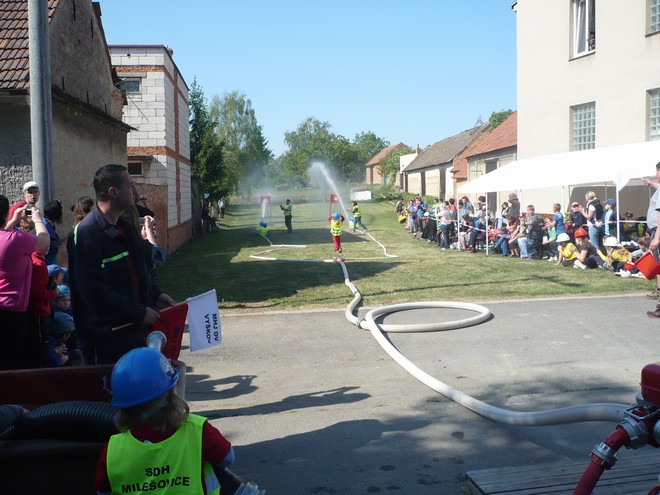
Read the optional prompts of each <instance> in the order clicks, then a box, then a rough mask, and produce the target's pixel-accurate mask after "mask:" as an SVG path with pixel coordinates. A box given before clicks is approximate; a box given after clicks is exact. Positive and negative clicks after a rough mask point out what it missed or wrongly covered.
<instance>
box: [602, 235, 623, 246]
mask: <svg viewBox="0 0 660 495" xmlns="http://www.w3.org/2000/svg"><path fill="white" fill-rule="evenodd" d="M603 246H605V247H619V246H620V244H619V241H618V240H617V239H616V237H606V238H605V239H603Z"/></svg>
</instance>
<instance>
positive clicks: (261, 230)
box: [258, 225, 268, 237]
mask: <svg viewBox="0 0 660 495" xmlns="http://www.w3.org/2000/svg"><path fill="white" fill-rule="evenodd" d="M258 229H259V234H260V235H263V236H264V237H265V236H266V235H267V234H268V227H262V226H261V225H259V227H258Z"/></svg>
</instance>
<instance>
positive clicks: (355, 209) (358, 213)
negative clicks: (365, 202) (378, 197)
mask: <svg viewBox="0 0 660 495" xmlns="http://www.w3.org/2000/svg"><path fill="white" fill-rule="evenodd" d="M351 213H353V216H354V217H355V218H360V217H362V210H361V209H360V205H355V206H354V207H353V209H352V210H351Z"/></svg>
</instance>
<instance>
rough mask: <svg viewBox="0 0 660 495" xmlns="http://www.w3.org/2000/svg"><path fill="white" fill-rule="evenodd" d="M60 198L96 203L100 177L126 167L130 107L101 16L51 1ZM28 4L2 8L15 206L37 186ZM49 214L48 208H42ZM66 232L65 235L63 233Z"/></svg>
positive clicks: (4, 167)
mask: <svg viewBox="0 0 660 495" xmlns="http://www.w3.org/2000/svg"><path fill="white" fill-rule="evenodd" d="M48 7H49V9H48V14H49V38H50V55H51V56H50V65H51V84H52V86H51V87H52V111H53V177H52V180H53V182H54V188H53V191H54V194H55V197H57V198H59V199H61V201H62V203H63V204H64V206H65V208H64V210H65V218H64V225H65V226H67V227H66V228H68V226H70V225H71V216H70V211H69V206H70V205H72V204H74V203H75V201H76V200H77V199H78V198H79V197H80V196H83V195H91V196H93V195H94V191H93V188H92V179H93V176H94V172H95V171H96V170H97V169H98V167H100V166H101V165H105V164H107V163H126V134H127V132H128V131H129V130H130V127H129V126H128V125H126V124H125V123H123V122H122V120H121V117H122V108H123V100H122V96H121V92H120V91H119V89H118V88H117V87H115V85H114V83H115V82H116V81H114V80H113V76H112V67H111V65H110V57H109V55H108V47H107V44H106V41H105V35H104V32H103V26H102V24H101V9H100V7H99V5H98V4H97V3H93V2H91V1H89V0H75V1H74V0H49V2H48ZM28 43H29V38H28V20H27V1H25V0H23V1H2V2H0V46H1V47H2V49H1V50H0V193H2V194H4V195H5V196H7V197H8V198H9V199H10V200H12V201H13V200H17V199H19V198H20V196H21V186H22V185H23V183H24V182H25V181H27V180H31V179H32V157H31V145H30V132H31V131H30V102H29V92H30V82H29V58H28V50H29V45H28ZM42 206H43V205H42ZM63 230H64V229H63Z"/></svg>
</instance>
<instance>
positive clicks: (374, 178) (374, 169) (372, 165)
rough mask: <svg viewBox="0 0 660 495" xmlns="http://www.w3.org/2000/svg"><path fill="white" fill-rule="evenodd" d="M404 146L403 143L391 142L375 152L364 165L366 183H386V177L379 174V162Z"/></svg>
mask: <svg viewBox="0 0 660 495" xmlns="http://www.w3.org/2000/svg"><path fill="white" fill-rule="evenodd" d="M405 147H406V145H405V144H403V143H399V144H393V145H392V146H387V147H386V148H383V149H382V150H380V151H379V152H378V153H376V154H375V155H374V156H373V157H372V158H371V160H369V162H368V163H367V165H366V169H367V173H366V176H365V182H366V183H367V184H387V177H385V176H383V175H381V173H380V167H379V164H380V162H381V161H382V160H384V159H385V158H386V157H387V155H389V154H390V153H392V152H393V151H396V150H398V149H402V148H405Z"/></svg>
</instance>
